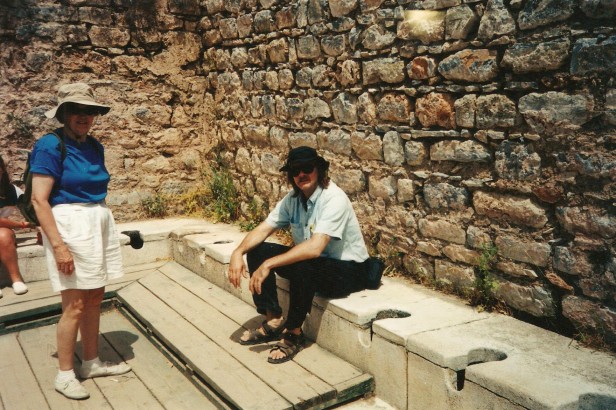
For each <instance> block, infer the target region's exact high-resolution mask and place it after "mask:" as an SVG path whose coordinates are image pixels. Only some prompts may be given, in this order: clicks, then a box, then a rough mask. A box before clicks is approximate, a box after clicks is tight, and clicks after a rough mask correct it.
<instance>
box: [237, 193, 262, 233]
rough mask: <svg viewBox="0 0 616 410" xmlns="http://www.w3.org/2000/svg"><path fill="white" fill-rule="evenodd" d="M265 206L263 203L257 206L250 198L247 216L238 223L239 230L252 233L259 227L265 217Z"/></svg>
mask: <svg viewBox="0 0 616 410" xmlns="http://www.w3.org/2000/svg"><path fill="white" fill-rule="evenodd" d="M266 210H267V206H266V204H265V203H263V204H261V205H259V203H258V202H257V201H256V200H255V199H254V198H252V199H251V200H250V202H249V203H248V210H247V214H246V215H245V218H246V219H245V220H244V221H242V222H240V228H241V229H242V231H246V232H248V231H252V230H253V229H255V228H256V227H257V225H259V224H260V223H261V222H262V221H263V220H264V219H265V217H266Z"/></svg>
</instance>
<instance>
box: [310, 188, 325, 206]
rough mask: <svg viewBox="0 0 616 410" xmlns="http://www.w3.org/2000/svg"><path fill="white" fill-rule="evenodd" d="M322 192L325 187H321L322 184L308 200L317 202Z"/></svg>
mask: <svg viewBox="0 0 616 410" xmlns="http://www.w3.org/2000/svg"><path fill="white" fill-rule="evenodd" d="M322 192H323V188H321V185H320V184H319V185H317V189H315V190H314V192H313V193H312V195H311V196H310V198H308V202H311V203H313V204H315V203H316V202H317V199H319V197H320V196H321V193H322Z"/></svg>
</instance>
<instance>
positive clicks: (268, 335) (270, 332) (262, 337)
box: [240, 320, 284, 345]
mask: <svg viewBox="0 0 616 410" xmlns="http://www.w3.org/2000/svg"><path fill="white" fill-rule="evenodd" d="M283 326H284V324H282V325H280V326H278V327H277V328H273V327H271V326H270V325H268V324H267V320H264V321H263V323H261V327H260V328H257V329H251V330H249V331H248V332H249V336H248V339H247V340H242V339H240V344H241V345H256V344H259V343H267V342H271V341H272V340H276V339H278V338H279V337H280V334H281V333H282V328H283ZM261 328H262V329H263V333H261V332H260V331H259V329H261Z"/></svg>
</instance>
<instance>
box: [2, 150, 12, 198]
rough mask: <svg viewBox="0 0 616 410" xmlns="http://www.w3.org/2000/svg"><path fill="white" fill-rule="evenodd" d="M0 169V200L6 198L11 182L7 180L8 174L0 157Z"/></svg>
mask: <svg viewBox="0 0 616 410" xmlns="http://www.w3.org/2000/svg"><path fill="white" fill-rule="evenodd" d="M0 169H2V176H1V177H0V198H6V196H7V195H8V193H9V188H10V187H11V180H10V179H9V172H8V170H7V169H6V165H5V164H4V160H3V159H2V156H0Z"/></svg>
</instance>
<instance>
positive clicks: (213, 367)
mask: <svg viewBox="0 0 616 410" xmlns="http://www.w3.org/2000/svg"><path fill="white" fill-rule="evenodd" d="M118 297H119V298H120V299H121V301H122V302H123V303H124V304H125V306H127V307H128V308H130V310H131V312H132V313H133V314H134V315H135V316H137V317H138V318H139V319H140V320H141V321H142V322H143V323H144V324H145V325H146V326H147V327H148V328H149V329H151V331H152V332H153V333H154V334H156V336H157V337H159V338H160V339H161V340H163V341H164V342H165V343H166V345H167V346H173V348H174V350H175V351H176V352H177V353H178V355H179V356H180V357H181V358H182V359H183V360H184V361H185V362H186V363H187V365H189V366H190V368H191V369H193V370H194V371H195V372H196V373H198V374H199V376H200V377H202V378H203V379H204V380H205V381H206V382H207V383H208V384H209V385H210V386H211V387H213V388H214V389H216V390H217V391H218V392H220V393H221V394H222V395H223V396H224V397H225V398H226V399H227V400H229V401H230V402H231V403H233V404H234V405H235V406H237V407H239V408H242V409H247V410H248V409H263V410H274V409H290V408H291V405H290V403H288V402H287V401H286V400H284V399H283V398H282V397H281V396H280V395H279V394H278V393H276V392H275V391H273V390H272V389H271V388H270V387H269V386H267V385H266V384H265V383H263V382H262V381H261V380H260V379H259V378H258V377H257V376H255V375H254V374H253V373H251V372H250V371H249V370H248V369H246V368H245V367H244V365H243V364H242V363H240V362H239V361H237V360H236V359H235V358H233V357H232V356H231V355H229V354H228V353H227V352H225V351H224V350H223V349H221V348H220V347H219V346H217V345H216V344H215V343H213V342H212V341H211V340H210V339H209V338H207V337H206V336H205V335H204V334H203V333H201V332H200V331H199V330H197V329H196V328H195V327H194V326H193V325H192V324H191V323H189V322H187V321H186V320H185V319H184V318H182V317H181V316H180V315H179V314H177V313H176V312H175V311H174V310H173V309H171V308H170V307H169V306H167V305H166V304H165V303H163V302H162V301H161V300H160V299H158V298H157V297H156V296H154V295H153V294H152V293H150V292H149V291H148V290H147V289H146V288H144V287H143V286H142V285H141V284H140V283H133V284H132V285H129V286H127V287H125V288H124V289H121V290H120V291H119V292H118Z"/></svg>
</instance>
